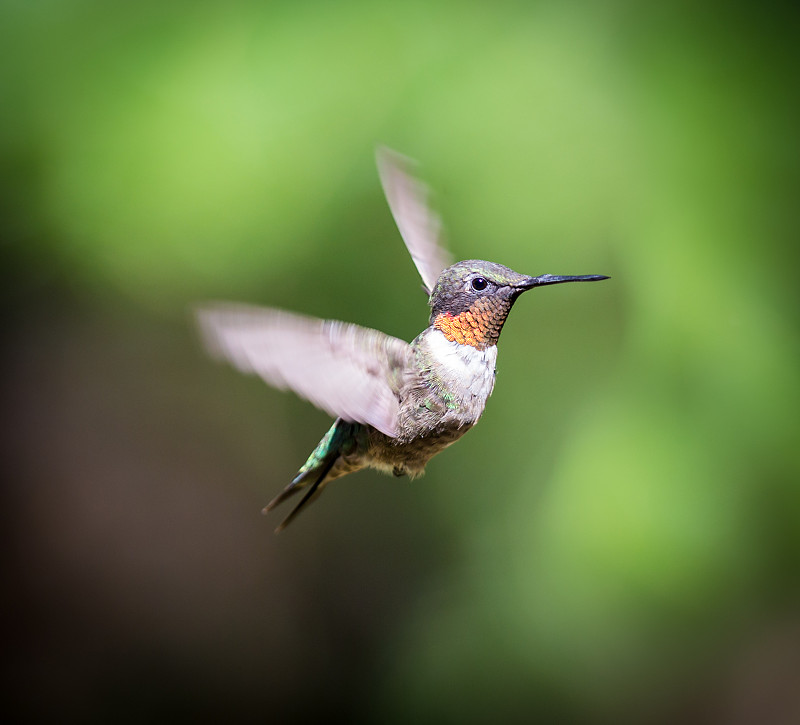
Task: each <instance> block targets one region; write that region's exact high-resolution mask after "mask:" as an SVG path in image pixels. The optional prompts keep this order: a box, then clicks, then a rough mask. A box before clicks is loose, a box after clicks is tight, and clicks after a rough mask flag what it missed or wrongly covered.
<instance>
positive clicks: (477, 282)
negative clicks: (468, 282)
mask: <svg viewBox="0 0 800 725" xmlns="http://www.w3.org/2000/svg"><path fill="white" fill-rule="evenodd" d="M488 285H489V283H488V282H487V281H486V280H485V279H484V278H483V277H476V278H475V279H473V280H472V289H474V290H475V291H476V292H482V291H483V290H485V289H486V287H487V286H488Z"/></svg>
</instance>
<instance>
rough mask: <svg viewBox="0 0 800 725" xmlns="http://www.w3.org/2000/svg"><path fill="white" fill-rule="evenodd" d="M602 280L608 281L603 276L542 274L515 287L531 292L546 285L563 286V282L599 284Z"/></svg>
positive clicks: (529, 278)
mask: <svg viewBox="0 0 800 725" xmlns="http://www.w3.org/2000/svg"><path fill="white" fill-rule="evenodd" d="M601 279H608V277H606V276H605V275H603V274H582V275H578V276H576V277H568V276H564V275H560V274H541V275H539V276H538V277H528V278H527V279H525V280H523V281H522V282H520V283H519V284H517V285H515V287H517V288H518V289H520V290H529V289H533V288H534V287H541V286H542V285H545V284H561V283H562V282H598V281H600V280H601Z"/></svg>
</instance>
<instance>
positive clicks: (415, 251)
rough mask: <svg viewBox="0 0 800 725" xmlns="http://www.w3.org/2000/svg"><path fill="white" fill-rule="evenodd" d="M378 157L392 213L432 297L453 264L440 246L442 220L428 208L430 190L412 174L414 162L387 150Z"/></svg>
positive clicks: (380, 151) (379, 169)
mask: <svg viewBox="0 0 800 725" xmlns="http://www.w3.org/2000/svg"><path fill="white" fill-rule="evenodd" d="M376 156H377V161H378V173H379V174H380V177H381V184H383V192H384V194H386V201H388V202H389V209H391V211H392V215H393V216H394V220H395V222H396V224H397V228H398V229H399V230H400V235H401V236H402V237H403V241H404V242H405V243H406V247H408V251H409V252H410V253H411V258H412V259H413V260H414V264H415V265H416V266H417V271H419V274H420V277H422V283H423V284H424V285H425V290H426V291H427V293H428V296H430V294H431V292H432V291H433V288H434V286H435V285H436V280H437V279H438V278H439V275H440V274H441V272H442V270H443V269H444V268H445V267H449V266H450V265H451V264H452V260H451V259H450V255H449V253H448V252H447V250H446V249H445V248H444V247H443V246H442V245H441V243H440V237H441V230H442V223H441V220H440V219H439V217H438V215H437V214H435V213H434V212H432V211H431V209H430V208H429V206H428V195H429V192H428V187H427V186H426V185H425V184H424V183H422V182H421V181H419V180H418V179H416V178H415V177H414V176H412V174H411V173H410V172H409V171H408V169H409V167H410V166H411V165H412V164H413V162H412V161H411V160H410V159H408V158H406V157H405V156H401V155H400V154H398V153H396V152H395V151H392V150H391V149H388V148H386V147H385V146H381V147H379V148H378V151H377V153H376Z"/></svg>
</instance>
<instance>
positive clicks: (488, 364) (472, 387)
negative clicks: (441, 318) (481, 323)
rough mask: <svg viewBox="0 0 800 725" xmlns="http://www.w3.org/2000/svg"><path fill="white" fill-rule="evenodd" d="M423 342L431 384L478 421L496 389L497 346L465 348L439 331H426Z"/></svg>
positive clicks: (467, 346)
mask: <svg viewBox="0 0 800 725" xmlns="http://www.w3.org/2000/svg"><path fill="white" fill-rule="evenodd" d="M420 343H421V346H422V348H423V350H424V357H425V358H426V361H427V367H428V368H429V371H430V377H429V384H430V382H433V383H434V384H435V385H436V387H439V388H440V390H441V394H442V395H444V396H445V397H452V399H453V400H452V407H453V408H454V409H458V410H460V411H461V412H462V413H464V414H467V413H469V412H472V413H473V415H474V420H475V421H477V419H478V418H479V417H480V414H481V413H482V412H483V407H484V405H485V404H486V399H487V398H488V397H489V395H491V393H492V389H493V388H494V380H495V366H496V363H497V346H496V345H491V346H490V347H487V348H484V349H483V350H479V349H477V348H475V347H472V346H471V345H461V344H459V343H458V342H455V341H453V340H448V339H447V337H446V336H445V335H444V334H443V333H442V331H441V330H437V329H435V328H429V329H428V330H426V331H425V333H423V335H422V340H420Z"/></svg>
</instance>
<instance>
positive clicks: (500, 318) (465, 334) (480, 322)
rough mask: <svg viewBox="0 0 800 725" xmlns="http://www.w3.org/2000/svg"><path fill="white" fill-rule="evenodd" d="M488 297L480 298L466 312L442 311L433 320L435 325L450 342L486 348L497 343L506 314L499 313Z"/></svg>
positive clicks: (479, 348)
mask: <svg viewBox="0 0 800 725" xmlns="http://www.w3.org/2000/svg"><path fill="white" fill-rule="evenodd" d="M487 303H488V300H487V299H486V298H483V299H480V300H478V301H477V302H475V304H473V305H472V307H470V308H469V309H468V310H466V311H465V312H461V313H460V314H458V315H454V314H452V313H451V312H440V313H439V314H438V315H436V317H435V319H434V320H433V326H434V327H435V328H436V329H437V330H441V331H442V333H444V336H445V337H446V338H447V339H448V340H449V341H450V342H457V343H458V344H459V345H469V346H471V347H474V348H476V349H478V350H485V349H486V348H487V347H490V346H491V345H495V344H497V339H498V338H499V337H500V330H501V329H502V328H503V323H504V322H505V319H506V314H508V313H507V311H506V314H501V315H498V310H497V309H496V308H494V305H491V303H489V304H487Z"/></svg>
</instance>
